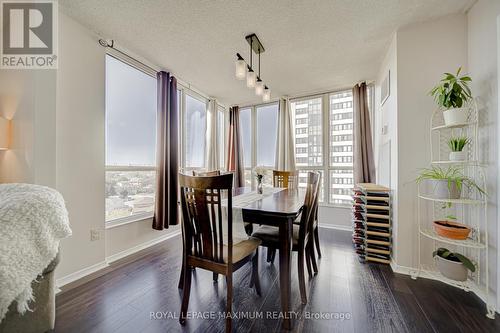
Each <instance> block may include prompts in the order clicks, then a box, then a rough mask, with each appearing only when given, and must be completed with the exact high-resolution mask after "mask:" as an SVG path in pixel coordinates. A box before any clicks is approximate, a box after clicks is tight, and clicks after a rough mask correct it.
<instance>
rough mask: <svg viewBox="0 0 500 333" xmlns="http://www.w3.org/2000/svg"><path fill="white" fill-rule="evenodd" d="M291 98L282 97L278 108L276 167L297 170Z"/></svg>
mask: <svg viewBox="0 0 500 333" xmlns="http://www.w3.org/2000/svg"><path fill="white" fill-rule="evenodd" d="M292 116H293V115H292V112H291V108H290V99H288V97H283V98H281V99H280V103H279V109H278V136H277V139H276V162H275V169H276V170H280V171H295V133H294V127H293V117H292Z"/></svg>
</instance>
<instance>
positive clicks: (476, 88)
mask: <svg viewBox="0 0 500 333" xmlns="http://www.w3.org/2000/svg"><path fill="white" fill-rule="evenodd" d="M499 16H500V2H499V1H494V0H479V1H478V2H477V3H476V4H475V5H474V6H473V7H472V8H471V9H470V10H469V12H468V14H467V19H468V31H467V33H468V60H469V73H470V75H471V76H472V91H473V93H474V95H475V96H477V98H478V100H479V103H478V104H479V113H480V116H479V119H480V130H479V133H480V144H481V147H482V148H483V149H482V150H481V153H482V154H481V156H480V159H481V161H483V162H485V163H486V164H487V165H488V170H487V176H488V179H489V182H488V187H487V192H488V194H489V196H488V198H489V202H488V225H489V229H488V231H489V236H490V237H489V245H490V246H489V249H490V257H489V262H490V267H491V273H490V277H491V278H490V281H493V282H492V284H493V285H494V284H495V282H494V281H497V288H496V290H497V291H498V290H500V274H498V271H497V269H498V267H500V261H499V260H500V256H499V255H498V247H499V244H498V239H499V232H500V229H499V228H498V222H499V219H498V199H499V198H498V181H499V180H500V179H499V177H498V170H500V168H499V167H500V165H499V159H498V156H499V149H500V146H499V144H498V129H499V123H498V98H499V94H498V89H499V84H498V74H499V70H500V68H499V61H500V59H499V51H498V50H499V49H498V48H499V47H500V43H499V38H500V33H499V27H500V24H499ZM495 268H496V269H495ZM492 288H493V289H494V286H492ZM497 304H498V306H497V309H498V307H499V306H500V293H497Z"/></svg>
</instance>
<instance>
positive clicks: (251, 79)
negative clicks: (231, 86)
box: [247, 68, 257, 88]
mask: <svg viewBox="0 0 500 333" xmlns="http://www.w3.org/2000/svg"><path fill="white" fill-rule="evenodd" d="M256 80H257V74H255V72H254V71H253V69H251V68H250V69H249V70H248V72H247V87H248V88H253V87H255V82H256Z"/></svg>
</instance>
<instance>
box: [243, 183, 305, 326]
mask: <svg viewBox="0 0 500 333" xmlns="http://www.w3.org/2000/svg"><path fill="white" fill-rule="evenodd" d="M249 191H251V189H250V188H238V189H236V190H235V192H234V196H236V195H238V194H243V193H246V192H249ZM304 196H305V190H302V189H283V190H282V191H279V192H276V193H273V194H270V195H269V196H265V197H264V198H263V199H259V200H256V201H254V202H252V203H250V204H248V205H247V206H245V207H243V208H242V214H243V221H244V222H249V223H252V224H261V225H269V226H275V227H278V228H279V238H280V248H279V261H280V264H279V265H280V269H279V274H280V293H281V297H280V298H281V311H282V315H283V317H282V318H284V319H283V328H285V329H291V327H292V322H291V316H290V311H291V310H290V309H291V308H290V294H291V289H290V285H291V272H290V260H291V255H292V230H293V222H294V221H295V220H296V218H297V217H298V216H299V214H300V212H301V210H302V206H303V205H304Z"/></svg>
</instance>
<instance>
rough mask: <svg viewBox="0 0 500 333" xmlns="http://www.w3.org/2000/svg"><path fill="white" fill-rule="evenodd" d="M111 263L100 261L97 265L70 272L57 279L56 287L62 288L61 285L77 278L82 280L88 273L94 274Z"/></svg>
mask: <svg viewBox="0 0 500 333" xmlns="http://www.w3.org/2000/svg"><path fill="white" fill-rule="evenodd" d="M108 266H109V264H108V262H107V261H102V262H99V263H97V264H95V265H92V266H89V267H86V268H84V269H81V270H79V271H76V272H74V273H71V274H68V275H66V276H63V277H62V278H59V279H57V280H56V288H57V289H59V290H60V288H61V287H63V286H65V285H67V284H68V283H72V282H75V281H76V280H80V279H81V278H84V277H86V276H87V275H90V274H93V273H95V272H97V271H100V270H101V269H105V268H106V267H108Z"/></svg>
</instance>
